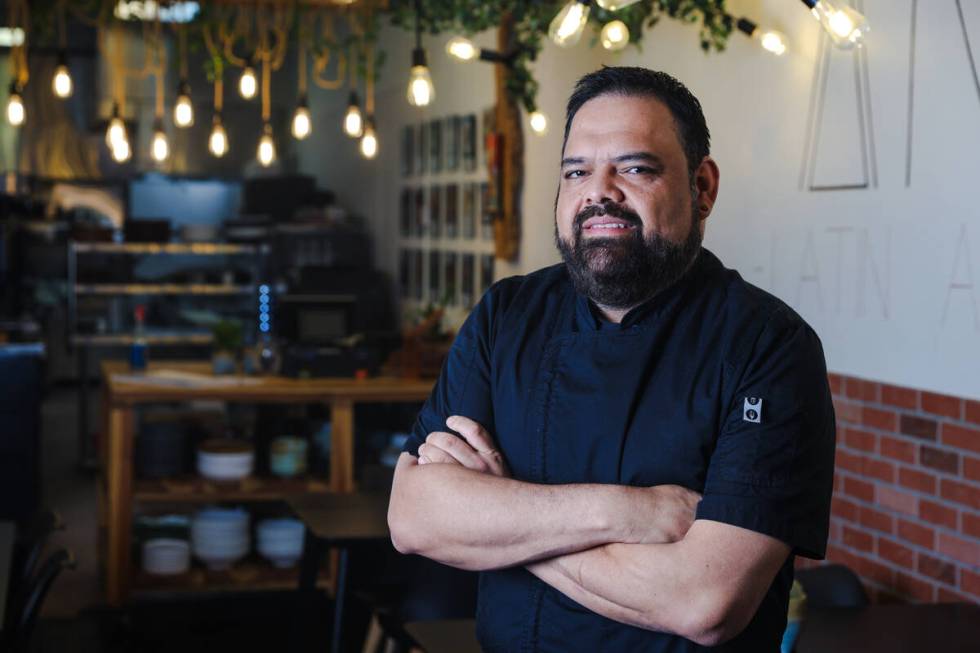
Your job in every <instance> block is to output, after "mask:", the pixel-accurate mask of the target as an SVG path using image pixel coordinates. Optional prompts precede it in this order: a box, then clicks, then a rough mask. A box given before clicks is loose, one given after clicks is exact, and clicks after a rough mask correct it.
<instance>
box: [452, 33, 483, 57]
mask: <svg viewBox="0 0 980 653" xmlns="http://www.w3.org/2000/svg"><path fill="white" fill-rule="evenodd" d="M446 54H448V55H449V56H450V57H453V58H454V59H459V60H460V61H473V60H474V59H476V58H477V57H479V56H480V48H478V47H476V46H475V45H473V41H471V40H469V39H468V38H466V37H465V36H454V37H453V38H451V39H449V42H448V43H446Z"/></svg>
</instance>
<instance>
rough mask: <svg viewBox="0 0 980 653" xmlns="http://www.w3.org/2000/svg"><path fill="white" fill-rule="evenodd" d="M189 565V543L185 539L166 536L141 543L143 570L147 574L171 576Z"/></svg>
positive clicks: (183, 571)
mask: <svg viewBox="0 0 980 653" xmlns="http://www.w3.org/2000/svg"><path fill="white" fill-rule="evenodd" d="M190 567H191V545H190V544H189V543H188V542H187V540H178V539H172V538H167V537H160V538H154V539H151V540H147V541H146V542H144V543H143V570H144V571H145V572H146V573H148V574H157V575H161V576H172V575H176V574H183V573H185V572H187V570H188V569H190Z"/></svg>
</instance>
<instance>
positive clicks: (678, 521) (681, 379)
mask: <svg viewBox="0 0 980 653" xmlns="http://www.w3.org/2000/svg"><path fill="white" fill-rule="evenodd" d="M709 143H710V139H709V132H708V128H707V125H706V123H705V119H704V115H703V113H702V110H701V105H700V103H699V102H698V100H697V99H696V98H695V97H694V96H693V95H692V94H691V93H690V91H688V89H687V88H686V87H684V85H683V84H681V83H680V82H678V81H677V80H675V79H674V78H672V77H670V76H669V75H666V74H664V73H660V72H656V71H651V70H646V69H642V68H603V69H601V70H599V71H596V72H594V73H591V74H589V75H586V76H585V77H583V78H582V79H581V80H579V82H578V84H577V85H576V87H575V90H574V91H573V93H572V95H571V98H570V99H569V102H568V111H567V119H566V127H565V142H564V145H563V149H562V158H561V173H560V180H559V185H558V197H557V201H556V204H555V240H556V244H557V246H558V249H559V251H560V252H561V255H562V259H563V263H562V264H559V265H556V266H552V267H549V268H545V269H543V270H539V271H537V272H534V273H532V274H529V275H526V276H522V277H513V278H510V279H505V280H503V281H500V282H499V283H497V284H495V285H494V286H493V288H491V289H490V291H488V293H487V294H486V296H484V298H483V299H482V300H481V302H480V304H479V306H477V307H476V309H474V311H473V313H472V314H471V315H470V316H469V318H468V319H467V321H466V323H465V324H464V325H463V327H462V328H461V330H460V332H459V334H458V336H457V338H456V341H455V342H454V344H453V348H452V351H451V353H450V355H449V358H448V359H447V362H446V365H445V367H444V369H443V371H442V374H441V376H440V378H439V381H438V382H437V384H436V387H435V389H434V390H433V393H432V396H431V397H430V398H429V400H428V401H427V402H426V404H425V406H424V407H423V409H422V411H421V413H420V414H419V417H418V420H417V421H416V423H415V426H414V428H413V434H412V437H411V438H410V439H409V441H408V442H407V444H406V446H405V453H403V454H402V456H401V458H400V459H399V462H398V466H397V469H396V472H395V482H394V486H393V490H392V497H391V503H390V507H389V517H388V519H389V525H390V527H391V533H392V540H393V542H394V544H395V546H396V547H397V548H398V549H399V550H400V551H402V552H404V553H416V554H420V555H423V556H426V557H429V558H431V559H433V560H437V561H439V562H442V563H445V564H448V565H452V566H454V567H459V568H462V569H471V570H479V571H480V572H481V578H480V589H479V597H478V599H479V600H478V606H479V607H478V611H477V633H478V637H479V639H480V643H481V646H482V647H483V648H484V650H487V651H501V652H504V651H506V652H508V653H509V652H512V651H542V652H549V653H550V652H559V651H561V652H566V651H589V652H593V651H658V652H659V651H663V652H666V651H671V652H673V651H702V650H723V651H745V652H749V651H751V652H752V653H756V652H758V651H773V652H774V651H777V650H778V649H779V644H780V640H781V636H782V633H783V630H784V628H785V624H786V611H787V602H788V594H789V588H790V585H791V583H792V577H793V571H792V569H793V558H794V556H795V555H803V556H808V557H812V558H820V557H822V556H823V554H824V549H825V545H826V540H827V529H828V521H829V512H830V495H831V489H832V479H833V457H834V414H833V407H832V404H831V400H830V390H829V387H828V384H827V375H826V367H825V363H824V356H823V351H822V348H821V345H820V341H819V339H818V338H817V336H816V334H814V332H813V330H812V329H811V328H810V327H809V326H808V325H807V324H806V323H805V322H804V321H803V320H802V318H800V316H799V315H797V314H796V313H795V312H794V311H793V310H792V309H790V308H789V307H788V306H786V305H785V304H784V303H782V302H781V301H779V300H778V299H777V298H775V297H773V296H771V295H769V294H768V293H766V292H764V291H762V290H760V289H758V288H755V287H754V286H752V285H750V284H748V283H746V282H745V281H744V280H743V279H742V278H741V277H740V276H739V275H738V273H737V272H735V271H733V270H729V269H727V268H725V267H724V266H723V265H722V263H721V262H720V261H719V260H718V258H717V257H715V256H714V255H713V254H712V253H711V252H709V251H708V250H706V249H704V248H703V247H702V246H701V242H702V238H703V235H704V229H705V225H706V222H707V219H708V217H709V215H711V212H712V209H713V207H714V205H715V201H716V198H717V196H718V188H719V169H718V166H717V165H716V163H715V162H714V161H713V160H712V159H711V157H710V156H709Z"/></svg>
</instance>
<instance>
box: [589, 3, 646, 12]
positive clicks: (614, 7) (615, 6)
mask: <svg viewBox="0 0 980 653" xmlns="http://www.w3.org/2000/svg"><path fill="white" fill-rule="evenodd" d="M639 1H640V0H596V4H597V5H599V6H600V7H602V8H603V9H605V10H606V11H619V10H620V9H622V8H623V7H629V6H630V5H631V4H634V3H636V2H639Z"/></svg>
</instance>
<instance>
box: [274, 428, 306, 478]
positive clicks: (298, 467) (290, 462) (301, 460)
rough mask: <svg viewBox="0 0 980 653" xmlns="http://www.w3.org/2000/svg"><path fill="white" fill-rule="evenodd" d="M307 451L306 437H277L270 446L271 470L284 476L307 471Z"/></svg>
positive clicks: (296, 474) (277, 474) (287, 476)
mask: <svg viewBox="0 0 980 653" xmlns="http://www.w3.org/2000/svg"><path fill="white" fill-rule="evenodd" d="M306 451H307V442H306V440H305V439H304V438H294V437H281V438H276V439H275V440H273V441H272V444H271V445H270V446H269V470H270V471H271V472H272V473H273V474H275V475H276V476H281V477H283V478H290V477H293V476H300V475H301V474H304V473H306Z"/></svg>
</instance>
